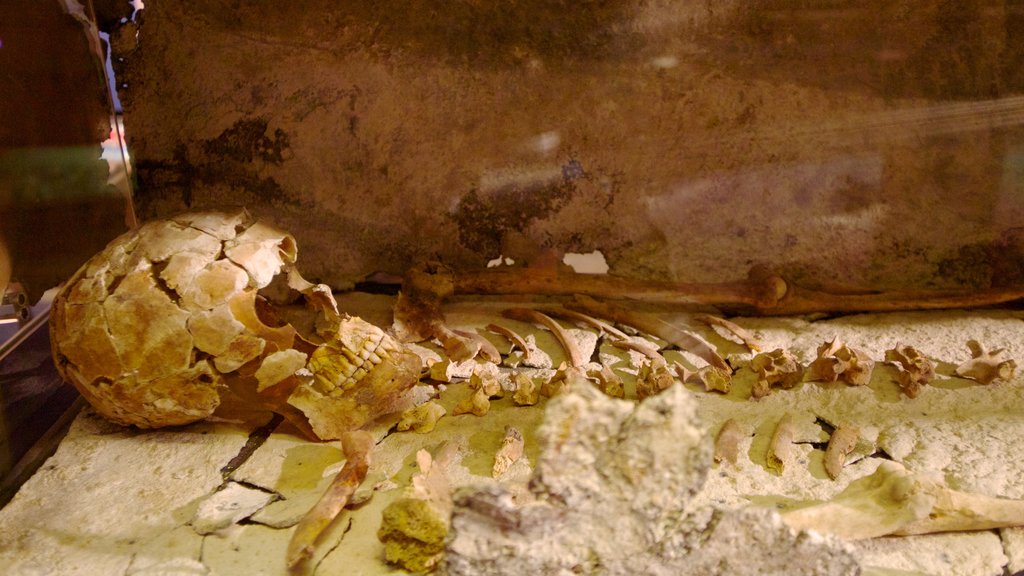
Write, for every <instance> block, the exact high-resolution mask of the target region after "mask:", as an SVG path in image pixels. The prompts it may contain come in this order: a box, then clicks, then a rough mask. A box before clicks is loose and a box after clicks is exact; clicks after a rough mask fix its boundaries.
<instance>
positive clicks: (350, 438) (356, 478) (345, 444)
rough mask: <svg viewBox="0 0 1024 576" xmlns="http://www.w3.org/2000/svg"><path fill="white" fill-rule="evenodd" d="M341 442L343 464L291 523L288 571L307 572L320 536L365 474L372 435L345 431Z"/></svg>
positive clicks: (337, 514) (325, 532) (368, 464)
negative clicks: (318, 494) (304, 514)
mask: <svg viewBox="0 0 1024 576" xmlns="http://www.w3.org/2000/svg"><path fill="white" fill-rule="evenodd" d="M341 445H342V449H343V450H344V452H345V465H344V466H343V467H342V469H341V472H339V473H338V475H337V476H336V477H335V478H334V480H333V481H332V482H331V485H330V486H329V487H328V488H327V491H326V492H324V494H323V496H321V497H320V500H319V501H317V503H316V505H314V506H313V509H312V510H310V511H309V513H308V514H306V516H305V517H303V519H302V520H301V521H300V522H299V523H298V524H297V525H296V526H295V531H294V532H292V538H291V540H290V541H289V542H288V551H287V555H286V559H287V563H288V572H289V573H290V574H308V573H309V572H310V566H309V562H310V560H312V559H313V555H314V554H315V553H316V549H317V548H318V547H319V546H320V545H321V544H322V538H323V536H324V535H325V534H327V532H328V528H330V526H331V524H333V523H334V522H335V521H336V520H337V518H338V516H339V515H340V514H341V511H342V510H343V509H344V508H345V505H346V504H348V502H349V500H350V499H351V498H352V495H353V494H354V493H355V491H356V488H358V487H359V485H360V484H361V483H362V482H363V479H364V478H366V472H367V470H368V469H369V467H370V450H372V449H373V445H374V440H373V436H371V435H370V434H369V433H367V432H364V431H361V430H357V431H354V432H350V433H347V434H346V435H345V437H344V438H342V441H341Z"/></svg>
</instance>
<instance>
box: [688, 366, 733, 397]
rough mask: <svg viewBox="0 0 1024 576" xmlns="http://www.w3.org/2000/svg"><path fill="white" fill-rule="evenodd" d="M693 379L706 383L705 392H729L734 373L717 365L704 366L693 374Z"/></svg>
mask: <svg viewBox="0 0 1024 576" xmlns="http://www.w3.org/2000/svg"><path fill="white" fill-rule="evenodd" d="M693 379H695V380H697V381H698V382H700V383H701V384H703V385H704V391H705V392H711V391H715V392H721V393H723V394H728V393H729V388H730V387H731V385H732V373H731V372H729V371H728V370H722V369H721V368H718V367H716V366H704V367H703V368H701V369H700V370H697V373H696V374H694V375H693Z"/></svg>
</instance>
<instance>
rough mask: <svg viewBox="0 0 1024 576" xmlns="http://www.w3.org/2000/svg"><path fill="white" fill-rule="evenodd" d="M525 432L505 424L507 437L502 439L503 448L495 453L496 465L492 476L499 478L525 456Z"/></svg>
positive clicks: (492, 470) (492, 469)
mask: <svg viewBox="0 0 1024 576" xmlns="http://www.w3.org/2000/svg"><path fill="white" fill-rule="evenodd" d="M523 445H524V441H523V433H522V432H520V431H519V429H517V428H516V427H514V426H505V437H504V438H502V440H501V448H498V451H497V453H495V454H494V466H493V467H492V468H491V477H492V478H498V477H500V476H501V475H502V474H504V473H505V472H506V471H507V470H508V469H509V468H511V467H512V465H513V464H515V463H516V462H517V461H519V459H520V458H522V457H523Z"/></svg>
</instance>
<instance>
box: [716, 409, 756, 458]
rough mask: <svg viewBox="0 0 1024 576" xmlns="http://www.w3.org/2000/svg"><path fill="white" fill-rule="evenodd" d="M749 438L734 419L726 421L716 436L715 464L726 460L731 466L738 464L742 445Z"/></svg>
mask: <svg viewBox="0 0 1024 576" xmlns="http://www.w3.org/2000/svg"><path fill="white" fill-rule="evenodd" d="M748 436H749V434H748V433H747V432H745V431H744V430H743V428H742V427H741V426H740V425H739V423H737V422H736V420H735V419H734V418H729V419H728V420H726V421H725V423H724V424H722V427H721V428H719V429H718V434H716V435H715V453H714V458H715V462H722V461H723V460H724V461H726V462H729V463H730V464H736V462H737V461H738V460H739V455H740V443H741V442H743V440H744V439H745V438H747V437H748Z"/></svg>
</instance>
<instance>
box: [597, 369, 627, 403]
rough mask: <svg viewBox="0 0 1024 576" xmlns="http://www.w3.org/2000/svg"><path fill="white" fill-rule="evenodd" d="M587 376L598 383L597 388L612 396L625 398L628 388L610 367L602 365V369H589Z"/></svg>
mask: <svg viewBox="0 0 1024 576" xmlns="http://www.w3.org/2000/svg"><path fill="white" fill-rule="evenodd" d="M587 378H589V379H591V380H593V381H594V382H596V383H597V389H598V390H600V391H601V392H604V393H605V394H607V395H608V396H611V397H612V398H625V397H626V389H625V387H624V386H623V384H622V378H619V376H618V374H616V373H615V371H614V370H612V369H611V368H610V367H608V366H605V365H601V369H600V370H588V371H587Z"/></svg>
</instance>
